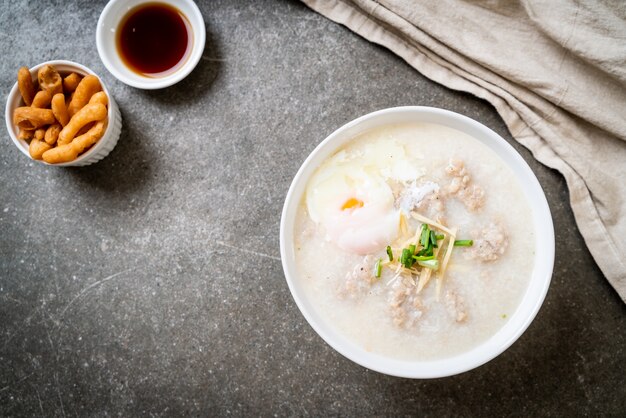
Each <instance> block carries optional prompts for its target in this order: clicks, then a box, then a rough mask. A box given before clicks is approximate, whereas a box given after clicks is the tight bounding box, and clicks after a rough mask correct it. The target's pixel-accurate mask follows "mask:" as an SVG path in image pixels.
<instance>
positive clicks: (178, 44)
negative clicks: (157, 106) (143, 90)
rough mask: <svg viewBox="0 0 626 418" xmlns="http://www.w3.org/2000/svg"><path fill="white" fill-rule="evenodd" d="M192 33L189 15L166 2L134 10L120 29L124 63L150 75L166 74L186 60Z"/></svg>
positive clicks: (119, 46)
mask: <svg viewBox="0 0 626 418" xmlns="http://www.w3.org/2000/svg"><path fill="white" fill-rule="evenodd" d="M192 45H193V33H192V31H191V24H190V23H189V20H188V19H187V17H186V16H185V15H184V14H183V13H182V12H181V11H180V10H178V9H177V8H175V7H173V6H170V5H168V4H165V3H145V4H141V5H139V6H137V7H135V8H133V9H131V10H130V11H129V12H128V13H127V14H126V15H125V16H124V17H123V18H122V21H121V23H120V26H119V27H118V30H117V50H118V52H119V54H120V57H121V58H122V61H123V62H124V64H126V66H127V67H129V68H130V69H131V70H133V71H134V72H136V73H139V74H141V75H143V76H147V77H163V76H166V75H169V74H171V73H173V72H175V71H176V70H178V69H179V68H180V67H182V65H183V64H184V63H185V61H187V58H188V57H189V54H190V53H191V47H192Z"/></svg>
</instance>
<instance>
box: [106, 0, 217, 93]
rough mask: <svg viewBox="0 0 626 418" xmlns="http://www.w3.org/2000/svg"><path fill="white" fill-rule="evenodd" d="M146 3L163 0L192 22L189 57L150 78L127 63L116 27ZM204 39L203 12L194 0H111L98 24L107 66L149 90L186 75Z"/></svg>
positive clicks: (122, 78)
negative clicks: (121, 51)
mask: <svg viewBox="0 0 626 418" xmlns="http://www.w3.org/2000/svg"><path fill="white" fill-rule="evenodd" d="M144 3H164V4H168V5H170V6H173V7H175V8H177V9H178V10H180V11H181V12H182V13H183V14H184V15H185V16H186V17H187V19H188V20H189V24H190V25H191V30H192V36H193V44H192V50H191V53H190V55H189V57H188V58H187V61H186V62H185V63H184V64H183V65H182V66H181V67H180V68H178V69H177V70H176V71H175V72H173V73H171V74H168V75H166V76H163V77H155V78H151V77H145V76H142V75H141V74H137V73H136V72H134V71H132V70H131V69H130V68H128V67H127V66H126V64H124V62H123V61H122V59H121V58H120V56H119V53H118V51H117V45H116V30H117V29H118V27H119V24H120V21H121V20H122V19H123V18H124V16H125V15H126V13H127V12H128V11H129V10H131V9H132V8H134V7H136V6H138V5H140V4H144ZM205 40H206V29H205V26H204V19H203V18H202V13H200V9H198V6H196V4H195V3H194V2H193V1H191V0H159V1H150V0H111V1H109V3H108V4H107V5H106V6H105V7H104V9H103V10H102V13H101V14H100V18H99V19H98V26H97V28H96V46H97V48H98V54H99V55H100V59H101V60H102V63H103V64H104V66H105V67H106V68H107V70H109V72H110V73H111V74H113V76H115V78H117V79H118V80H120V81H121V82H122V83H124V84H128V85H129V86H132V87H137V88H139V89H146V90H153V89H161V88H164V87H168V86H171V85H173V84H176V83H178V82H179V81H181V80H182V79H183V78H185V77H187V76H188V75H189V73H191V71H192V70H193V69H194V68H195V67H196V65H197V64H198V62H199V61H200V58H202V52H203V51H204V43H205Z"/></svg>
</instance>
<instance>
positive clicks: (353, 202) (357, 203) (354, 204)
mask: <svg viewBox="0 0 626 418" xmlns="http://www.w3.org/2000/svg"><path fill="white" fill-rule="evenodd" d="M362 207H363V201H362V200H359V199H357V198H354V197H351V198H350V199H348V200H346V203H344V204H343V206H342V207H341V210H347V209H354V208H362Z"/></svg>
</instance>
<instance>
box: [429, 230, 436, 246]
mask: <svg viewBox="0 0 626 418" xmlns="http://www.w3.org/2000/svg"><path fill="white" fill-rule="evenodd" d="M430 242H431V243H432V244H433V247H436V246H437V238H436V237H435V231H433V230H432V229H431V230H430Z"/></svg>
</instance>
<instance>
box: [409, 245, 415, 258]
mask: <svg viewBox="0 0 626 418" xmlns="http://www.w3.org/2000/svg"><path fill="white" fill-rule="evenodd" d="M409 251H411V255H413V254H415V245H413V244H411V245H409Z"/></svg>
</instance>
